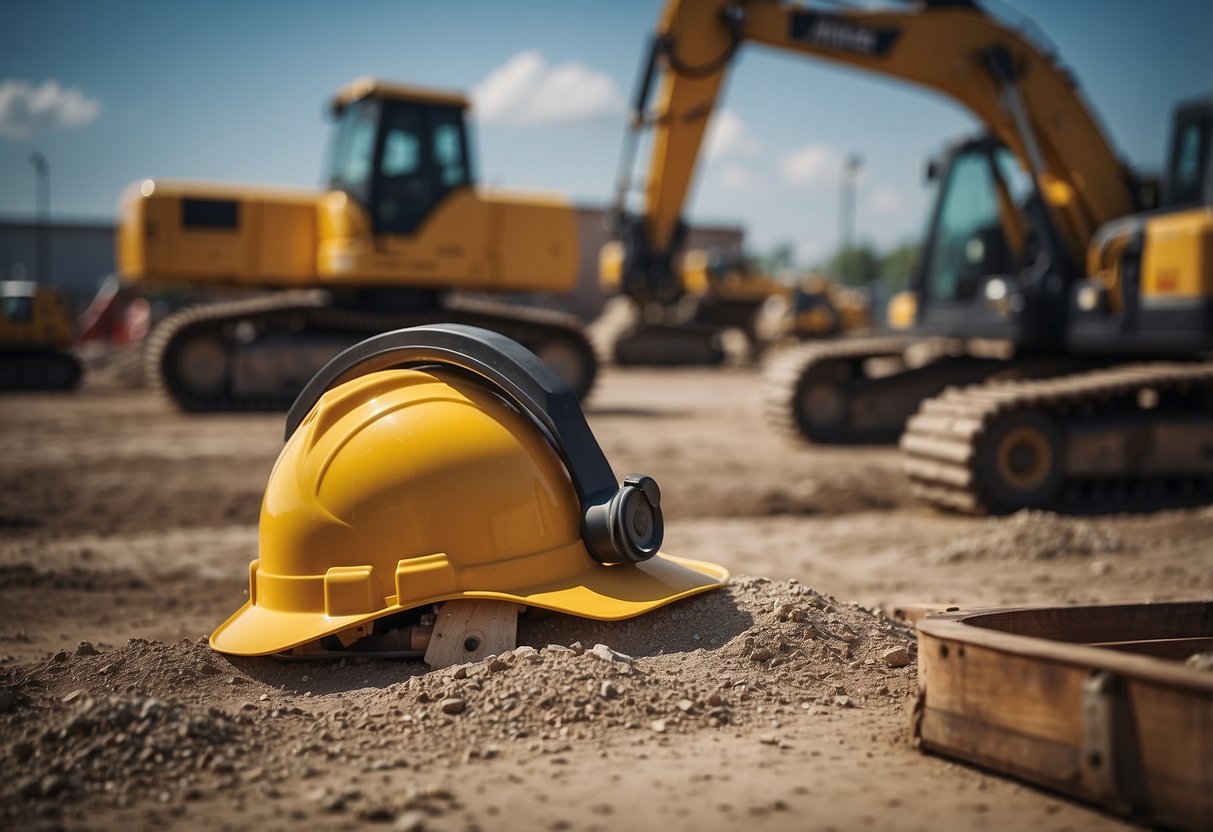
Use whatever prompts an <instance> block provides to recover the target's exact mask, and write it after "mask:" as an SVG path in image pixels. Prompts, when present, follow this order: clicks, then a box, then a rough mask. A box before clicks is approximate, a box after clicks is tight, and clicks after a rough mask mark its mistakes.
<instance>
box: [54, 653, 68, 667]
mask: <svg viewBox="0 0 1213 832" xmlns="http://www.w3.org/2000/svg"><path fill="white" fill-rule="evenodd" d="M68 658H69V657H68V655H67V651H66V650H60V651H59V652H58V653H56V654H55V655H54V656H52V657H51V659H52V661H55V662H57V663H59V664H62V663H63V662H65V661H67V660H68Z"/></svg>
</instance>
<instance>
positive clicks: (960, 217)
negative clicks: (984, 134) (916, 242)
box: [924, 146, 1017, 302]
mask: <svg viewBox="0 0 1213 832" xmlns="http://www.w3.org/2000/svg"><path fill="white" fill-rule="evenodd" d="M944 177H945V178H944V181H943V182H942V183H941V185H940V196H939V200H938V203H937V207H936V209H935V212H934V217H933V221H932V228H931V231H930V233H929V236H928V242H927V247H926V255H925V258H924V263H925V281H926V285H925V287H924V288H925V289H926V293H927V297H928V298H929V299H931V300H935V301H943V302H967V301H972V300H973V299H974V298H975V297H976V296H977V292H978V290H979V289H980V286H981V281H982V278H983V277H985V276H987V275H993V274H1007V273H1010V272H1014V271H1017V268H1016V262H1015V261H1016V259H1017V258H1016V257H1015V254H1014V251H1013V248H1012V246H1011V245H1010V244H1009V243H1008V240H1007V235H1006V233H1005V230H1004V224H1005V219H1004V214H1005V209H1004V208H1003V207H1002V206H1001V205H1000V199H1005V196H1000V194H1002V195H1006V194H1008V193H1009V194H1010V195H1011V196H1012V197H1014V196H1017V194H1015V193H1014V191H1015V188H1014V187H1013V186H1011V187H1008V185H1007V184H1006V182H1005V180H1004V179H1003V178H1002V176H1001V175H1000V174H999V172H998V169H997V168H996V167H995V162H994V159H993V157H992V156H991V150H990V148H989V147H986V146H977V147H974V148H973V149H969V150H963V149H962V150H961V151H959V152H957V154H956V155H955V156H953V157H952V159H951V161H950V162H949V163H948V164H947V166H946V168H945V170H944Z"/></svg>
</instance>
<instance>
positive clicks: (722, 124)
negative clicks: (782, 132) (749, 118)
mask: <svg viewBox="0 0 1213 832" xmlns="http://www.w3.org/2000/svg"><path fill="white" fill-rule="evenodd" d="M706 148H707V149H706V151H705V152H706V154H707V158H709V159H722V158H725V157H728V156H743V157H753V156H757V155H758V154H759V153H761V152H762V143H761V142H760V141H758V139H756V138H755V137H754V136H753V135H752V134H751V133H750V131H749V129H748V128H747V127H746V126H745V122H744V121H742V120H741V116H739V115H737V113H735V112H733V111H732V110H728V109H723V110H718V111H717V112H716V113H715V114H714V115H713V116H712V123H711V124H710V125H708V137H707V142H706Z"/></svg>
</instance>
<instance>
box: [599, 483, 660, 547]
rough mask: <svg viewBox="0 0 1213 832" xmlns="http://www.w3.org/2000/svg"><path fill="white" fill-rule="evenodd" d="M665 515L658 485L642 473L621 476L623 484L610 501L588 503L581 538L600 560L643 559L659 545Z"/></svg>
mask: <svg viewBox="0 0 1213 832" xmlns="http://www.w3.org/2000/svg"><path fill="white" fill-rule="evenodd" d="M664 535H665V519H664V518H663V517H662V514H661V489H660V488H658V487H657V481H656V480H654V479H653V478H652V477H649V476H645V475H643V474H631V475H629V476H627V477H624V480H623V487H622V488H620V489H619V490H618V491H616V492H615V494H614V496H613V497H611V499H610V501H609V502H608V503H606V504H603V505H596V506H591V507H590V509H589V510H588V511H587V512H586V515H585V522H584V523H583V525H582V538H583V539H584V540H585V546H586V548H587V549H589V551H590V554H591V555H592V556H593V557H594V559H595V560H597V561H599V562H601V563H613V562H622V561H628V562H631V563H640V562H642V561H646V560H648V559H649V558H651V557H653V555H655V554H657V550H658V549H659V548H661V541H662V539H663V537H664Z"/></svg>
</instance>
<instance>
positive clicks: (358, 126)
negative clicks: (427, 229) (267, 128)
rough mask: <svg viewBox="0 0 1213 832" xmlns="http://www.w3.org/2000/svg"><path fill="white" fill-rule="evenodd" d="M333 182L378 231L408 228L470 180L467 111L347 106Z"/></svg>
mask: <svg viewBox="0 0 1213 832" xmlns="http://www.w3.org/2000/svg"><path fill="white" fill-rule="evenodd" d="M330 170H331V174H330V177H329V186H330V187H332V188H335V189H338V190H342V191H345V192H346V193H347V194H349V195H350V196H351V197H353V198H354V199H355V200H357V201H358V202H359V203H360V204H362V205H363V206H364V207H365V208H366V209H367V211H368V213H370V215H371V223H372V225H373V227H374V230H375V233H377V234H408V233H411V232H412V231H415V230H416V229H417V227H418V226H420V225H421V223H422V222H424V220H425V218H426V217H428V216H429V215H430V212H432V211H433V210H434V208H435V207H437V205H438V204H439V203H440V202H441V201H442V200H443V199H444V198H445V197H446V196H447V195H448V194H450V193H451V192H452V191H454V190H456V189H458V188H462V187H466V186H468V185H470V184H471V183H472V176H471V170H470V167H469V165H468V152H467V136H466V133H465V131H464V124H463V111H462V110H461V109H460V108H458V107H453V106H450V105H442V104H430V103H424V102H419V101H409V100H404V99H384V100H377V99H370V98H368V99H363V100H361V101H357V102H354V103H352V104H349V105H347V106H346V107H345V108H344V110H343V111H342V113H341V115H340V117H339V119H338V123H337V134H336V136H335V139H334V143H333V158H332V162H331V165H330Z"/></svg>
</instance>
